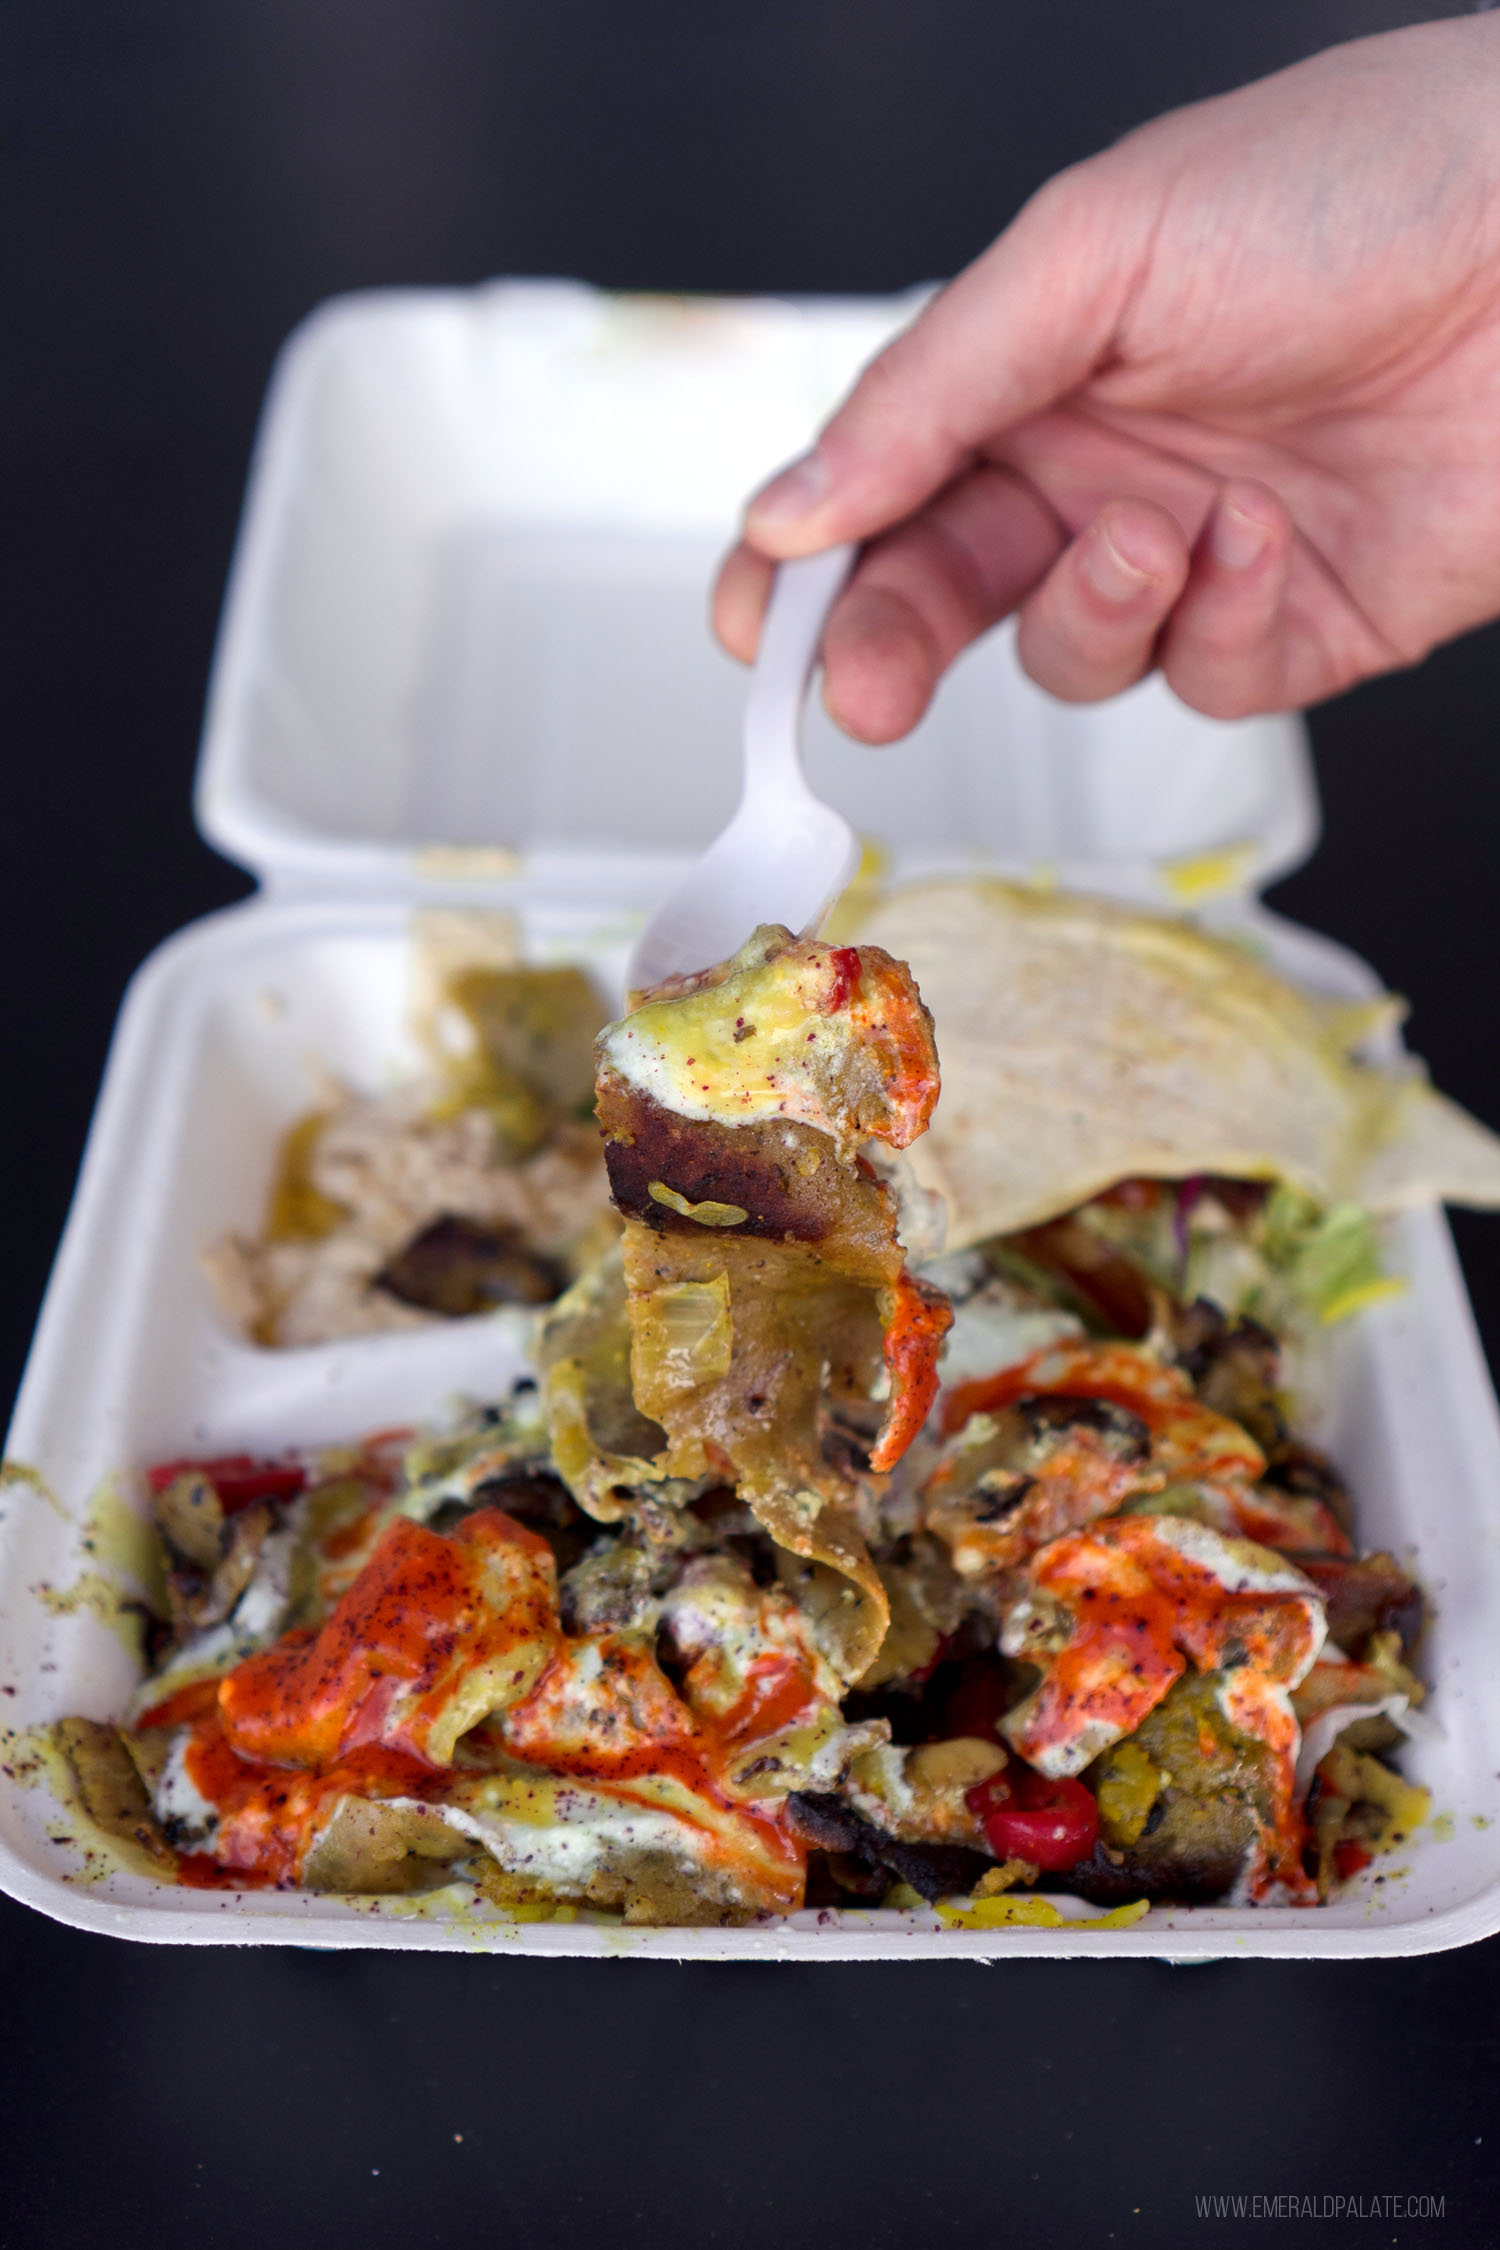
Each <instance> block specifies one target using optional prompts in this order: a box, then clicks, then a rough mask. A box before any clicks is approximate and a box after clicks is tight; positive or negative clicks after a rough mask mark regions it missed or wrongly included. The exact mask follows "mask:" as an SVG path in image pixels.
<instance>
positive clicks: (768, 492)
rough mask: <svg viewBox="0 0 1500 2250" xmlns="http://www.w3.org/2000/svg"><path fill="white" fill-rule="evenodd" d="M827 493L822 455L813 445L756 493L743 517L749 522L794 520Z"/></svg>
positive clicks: (826, 476) (805, 512)
mask: <svg viewBox="0 0 1500 2250" xmlns="http://www.w3.org/2000/svg"><path fill="white" fill-rule="evenodd" d="M827 493H828V471H827V469H826V467H825V466H824V463H823V456H822V454H821V453H819V452H818V450H817V448H816V447H814V449H813V451H812V452H811V453H804V454H803V456H802V459H801V460H800V461H794V462H793V463H792V465H791V467H790V468H789V469H783V470H782V472H781V474H780V476H777V477H772V479H771V481H770V483H769V484H768V485H765V486H763V487H762V489H761V490H760V491H759V492H757V494H756V495H755V498H754V499H753V500H752V501H751V503H750V506H749V509H748V511H747V518H748V521H749V522H750V523H752V524H756V523H795V522H796V521H797V520H798V518H799V517H801V516H806V515H810V514H811V513H812V511H813V509H814V508H815V507H816V506H817V505H818V502H819V501H820V500H823V499H825V498H826V497H827Z"/></svg>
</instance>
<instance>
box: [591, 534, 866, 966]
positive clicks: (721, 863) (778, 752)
mask: <svg viewBox="0 0 1500 2250" xmlns="http://www.w3.org/2000/svg"><path fill="white" fill-rule="evenodd" d="M853 560H854V549H853V547H830V548H829V549H828V550H827V551H826V553H824V554H821V555H809V556H808V557H807V558H806V559H805V560H804V561H801V562H788V563H783V564H782V565H781V567H780V569H779V570H778V571H777V573H776V580H775V584H774V585H773V586H772V589H771V600H770V604H769V607H768V608H767V610H766V621H765V625H764V627H763V629H762V632H761V637H760V653H759V654H758V655H757V657H756V659H755V671H754V674H753V676H752V678H751V682H750V695H749V699H748V701H747V702H746V705H745V730H744V742H745V780H744V787H743V789H742V791H741V795H740V801H739V807H738V809H737V811H736V813H735V815H734V818H733V819H732V820H731V821H730V823H729V826H728V827H727V828H726V829H725V830H724V831H723V833H722V834H721V835H720V836H717V837H716V838H715V839H714V841H713V843H711V844H710V845H709V847H708V850H707V851H706V852H705V853H704V855H703V857H702V859H700V860H699V862H698V864H697V866H696V867H695V868H694V869H693V870H692V872H691V874H690V875H689V876H688V877H687V879H686V881H685V882H684V883H683V884H682V885H681V886H680V888H679V889H677V890H675V891H674V892H673V893H672V896H671V897H670V898H669V899H667V900H666V901H665V902H664V903H663V904H662V905H661V906H659V907H658V908H657V910H656V912H655V914H654V915H653V916H652V917H651V920H650V921H649V922H648V923H647V925H646V927H645V930H644V931H643V932H642V934H641V937H640V940H639V942H638V943H637V945H636V949H635V952H634V954H633V955H632V956H631V962H630V973H629V981H630V988H631V990H632V991H633V992H642V991H645V990H646V989H647V988H648V987H650V986H652V985H657V984H661V983H662V982H663V981H664V980H665V979H666V978H667V977H672V976H684V975H691V974H692V973H693V971H695V970H697V969H707V968H711V967H712V966H713V964H714V963H715V962H716V961H724V960H727V959H728V957H729V955H730V954H731V953H734V952H736V951H737V950H738V949H739V947H740V946H742V945H743V944H744V942H745V940H746V938H747V937H748V936H749V935H750V932H751V931H752V930H753V929H754V928H755V927H756V926H757V924H759V923H761V922H784V923H785V924H786V926H787V928H788V929H790V930H795V931H798V932H803V931H810V930H814V929H816V927H817V925H818V923H819V921H820V920H821V919H822V916H823V914H824V913H825V911H826V910H827V908H828V907H829V906H830V905H831V903H832V902H833V900H834V899H835V898H836V897H837V895H838V893H839V892H840V891H841V890H842V889H843V888H844V885H845V884H846V883H847V882H848V881H849V879H850V877H851V876H852V875H853V873H854V870H855V868H856V867H857V865H858V864H859V844H858V842H857V840H856V838H855V834H854V831H853V829H852V828H851V827H850V826H849V823H848V821H847V820H845V819H844V818H843V816H842V815H841V814H839V813H836V812H835V811H834V810H833V807H832V806H831V805H825V804H824V803H823V802H822V801H821V799H820V798H817V797H815V796H814V795H813V793H812V791H811V790H810V789H809V788H808V786H807V781H806V778H805V776H804V775H803V771H802V753H801V750H800V747H799V742H798V737H799V734H800V730H801V724H802V706H803V702H804V701H805V699H806V695H807V686H808V682H809V680H810V679H811V677H812V672H813V666H814V664H815V662H816V660H817V654H818V644H819V642H820V641H821V640H822V638H823V626H824V624H825V622H826V620H827V617H828V612H829V610H830V609H831V608H832V607H833V603H834V599H835V597H836V596H837V594H838V592H839V589H840V588H841V587H842V585H843V583H844V580H845V579H846V578H847V577H848V575H849V567H850V565H851V563H852V562H853Z"/></svg>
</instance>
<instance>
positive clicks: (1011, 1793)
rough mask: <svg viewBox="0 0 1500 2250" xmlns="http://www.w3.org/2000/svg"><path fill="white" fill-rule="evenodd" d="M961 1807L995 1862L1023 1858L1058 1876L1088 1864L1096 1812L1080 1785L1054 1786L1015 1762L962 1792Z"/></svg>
mask: <svg viewBox="0 0 1500 2250" xmlns="http://www.w3.org/2000/svg"><path fill="white" fill-rule="evenodd" d="M964 1803H965V1804H966V1805H967V1806H968V1808H969V1810H970V1812H971V1813H973V1815H974V1817H975V1819H976V1820H977V1821H978V1822H979V1825H980V1827H981V1828H982V1829H983V1830H984V1839H985V1842H986V1843H987V1844H988V1845H989V1847H990V1850H991V1851H992V1852H993V1853H994V1854H995V1857H996V1858H997V1859H1028V1860H1030V1862H1031V1864H1032V1866H1033V1867H1040V1868H1041V1869H1042V1870H1043V1871H1044V1872H1045V1873H1047V1874H1051V1875H1057V1874H1062V1873H1064V1872H1065V1871H1066V1870H1067V1869H1068V1868H1070V1867H1076V1866H1077V1864H1078V1862H1079V1860H1081V1859H1087V1858H1088V1856H1089V1854H1090V1852H1091V1851H1092V1850H1093V1848H1094V1844H1095V1841H1096V1839H1097V1837H1098V1834H1099V1807H1098V1806H1097V1805H1096V1804H1095V1802H1094V1799H1093V1797H1092V1795H1091V1794H1090V1792H1089V1791H1088V1790H1087V1789H1085V1787H1084V1785H1083V1783H1082V1782H1081V1781H1072V1780H1066V1779H1065V1780H1061V1781H1053V1780H1050V1779H1049V1778H1048V1776H1047V1775H1046V1774H1044V1773H1038V1772H1037V1771H1036V1770H1035V1768H1034V1767H1032V1766H1022V1765H1018V1764H1015V1763H1014V1762H1013V1763H1012V1764H1010V1765H1008V1766H1007V1767H1006V1768H1005V1770H1004V1772H1003V1773H997V1774H992V1775H991V1777H990V1779H989V1780H988V1781H981V1782H980V1783H979V1784H978V1786H977V1787H976V1788H973V1789H970V1790H968V1791H966V1793H965V1796H964Z"/></svg>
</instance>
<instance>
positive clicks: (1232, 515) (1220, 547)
mask: <svg viewBox="0 0 1500 2250" xmlns="http://www.w3.org/2000/svg"><path fill="white" fill-rule="evenodd" d="M1208 542H1209V545H1210V547H1211V548H1212V549H1213V557H1214V561H1215V562H1219V563H1222V564H1223V565H1224V568H1225V569H1226V570H1248V569H1249V568H1250V565H1251V564H1252V563H1257V562H1259V561H1260V558H1261V556H1262V555H1263V554H1264V553H1265V551H1266V549H1267V547H1269V545H1270V544H1271V529H1270V526H1269V524H1264V523H1261V522H1260V521H1259V520H1258V519H1257V518H1256V517H1255V516H1247V515H1245V514H1244V513H1243V512H1242V511H1241V510H1240V509H1238V508H1236V507H1235V506H1234V504H1233V503H1232V502H1230V501H1225V502H1223V503H1222V504H1221V505H1220V506H1219V507H1217V508H1215V510H1214V520H1213V522H1212V524H1211V525H1210V526H1209V533H1208Z"/></svg>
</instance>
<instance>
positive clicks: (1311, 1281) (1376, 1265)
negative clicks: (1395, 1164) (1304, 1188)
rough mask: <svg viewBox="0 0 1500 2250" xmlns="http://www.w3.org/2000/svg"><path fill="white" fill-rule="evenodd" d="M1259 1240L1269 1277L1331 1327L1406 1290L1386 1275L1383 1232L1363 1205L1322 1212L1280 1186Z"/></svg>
mask: <svg viewBox="0 0 1500 2250" xmlns="http://www.w3.org/2000/svg"><path fill="white" fill-rule="evenodd" d="M1260 1236H1261V1243H1260V1247H1261V1252H1262V1255H1263V1256H1264V1258H1265V1261H1266V1264H1267V1265H1268V1266H1269V1267H1270V1269H1271V1271H1272V1272H1273V1273H1275V1274H1279V1275H1280V1276H1281V1278H1282V1279H1283V1280H1284V1282H1285V1284H1286V1286H1287V1288H1288V1289H1289V1290H1290V1291H1291V1294H1292V1296H1293V1297H1294V1298H1295V1299H1296V1300H1297V1302H1298V1304H1299V1305H1301V1306H1302V1307H1303V1308H1304V1309H1305V1310H1306V1311H1307V1312H1309V1313H1311V1314H1312V1315H1313V1316H1314V1318H1315V1319H1317V1320H1320V1321H1322V1322H1323V1323H1324V1325H1325V1326H1327V1327H1331V1326H1332V1325H1333V1323H1334V1322H1335V1321H1339V1320H1345V1319H1347V1318H1348V1316H1349V1315H1350V1314H1351V1313H1354V1312H1359V1311H1362V1310H1363V1308H1364V1307H1365V1306H1366V1305H1369V1304H1373V1303H1375V1302H1376V1301H1377V1300H1378V1299H1380V1298H1382V1297H1389V1296H1394V1295H1395V1294H1396V1293H1397V1292H1398V1291H1399V1290H1400V1288H1401V1286H1402V1284H1401V1283H1400V1282H1399V1281H1397V1280H1395V1279H1393V1278H1392V1277H1391V1276H1389V1275H1387V1274H1386V1273H1385V1272H1384V1271H1383V1270H1382V1267H1381V1259H1380V1237H1379V1232H1378V1230H1377V1227H1376V1223H1375V1220H1374V1219H1373V1218H1372V1217H1371V1215H1370V1213H1369V1212H1368V1211H1366V1210H1365V1208H1364V1207H1363V1205H1362V1204H1359V1203H1331V1204H1329V1205H1328V1206H1327V1208H1326V1209H1322V1208H1320V1207H1319V1206H1318V1204H1316V1203H1315V1202H1314V1201H1313V1199H1312V1197H1311V1196H1308V1195H1304V1194H1302V1193H1301V1191H1300V1190H1299V1189H1297V1188H1292V1187H1286V1186H1281V1187H1278V1188H1276V1189H1275V1190H1274V1191H1273V1193H1272V1194H1271V1196H1270V1197H1269V1198H1268V1199H1267V1202H1266V1207H1265V1210H1264V1212H1263V1214H1262V1218H1261V1225H1260Z"/></svg>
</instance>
